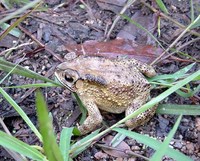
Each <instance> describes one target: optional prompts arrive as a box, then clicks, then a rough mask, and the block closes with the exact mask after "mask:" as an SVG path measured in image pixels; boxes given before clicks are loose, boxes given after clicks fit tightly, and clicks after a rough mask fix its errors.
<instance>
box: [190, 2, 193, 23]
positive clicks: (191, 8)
mask: <svg viewBox="0 0 200 161" xmlns="http://www.w3.org/2000/svg"><path fill="white" fill-rule="evenodd" d="M190 13H191V16H190V17H191V22H193V21H194V5H193V0H190Z"/></svg>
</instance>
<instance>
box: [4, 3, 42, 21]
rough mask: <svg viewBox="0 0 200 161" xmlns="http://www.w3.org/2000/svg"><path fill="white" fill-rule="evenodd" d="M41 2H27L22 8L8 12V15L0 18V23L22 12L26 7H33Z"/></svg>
mask: <svg viewBox="0 0 200 161" xmlns="http://www.w3.org/2000/svg"><path fill="white" fill-rule="evenodd" d="M39 2H41V0H35V1H32V2H30V3H28V4H27V5H25V6H24V7H22V8H19V9H18V10H16V11H15V12H12V13H10V14H9V15H8V16H6V17H4V18H2V19H1V20H0V24H2V23H4V22H6V21H8V20H10V19H12V18H13V17H15V16H16V15H18V14H21V13H23V12H24V11H26V10H27V9H29V8H31V7H34V6H35V5H36V4H37V3H39Z"/></svg>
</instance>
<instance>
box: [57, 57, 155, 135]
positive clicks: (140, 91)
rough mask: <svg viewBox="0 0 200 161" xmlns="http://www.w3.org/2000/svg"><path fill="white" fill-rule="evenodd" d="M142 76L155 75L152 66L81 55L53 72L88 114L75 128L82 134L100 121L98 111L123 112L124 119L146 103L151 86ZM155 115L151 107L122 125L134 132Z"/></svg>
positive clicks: (129, 60) (123, 59)
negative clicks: (74, 93)
mask: <svg viewBox="0 0 200 161" xmlns="http://www.w3.org/2000/svg"><path fill="white" fill-rule="evenodd" d="M143 74H144V75H146V76H147V77H152V76H155V75H156V72H155V70H154V69H153V67H152V66H150V65H147V64H145V63H142V62H140V61H138V60H135V59H128V58H117V59H107V58H104V57H95V56H80V57H77V58H75V59H73V60H71V61H68V62H63V63H61V64H60V65H58V67H57V69H56V72H55V76H56V77H57V79H58V80H59V82H60V83H61V84H63V85H64V86H65V87H66V88H67V89H69V90H70V91H72V92H76V93H77V94H78V96H79V97H80V99H81V101H82V103H83V104H84V106H85V107H86V109H87V111H88V117H87V118H86V120H85V121H84V122H83V124H82V125H80V126H79V127H78V129H79V131H80V132H81V134H82V135H83V134H86V133H88V132H91V131H92V130H94V129H95V128H96V127H97V126H98V125H99V124H100V123H101V122H102V116H101V113H100V110H104V111H107V112H111V113H122V112H124V111H125V115H126V116H127V115H129V114H131V113H133V112H134V111H135V110H137V109H138V108H140V107H141V106H142V105H143V104H145V103H146V101H147V100H148V98H149V97H150V88H151V86H150V84H149V82H148V81H147V80H146V78H145V77H144V75H143ZM99 109H100V110H99ZM154 113H155V108H151V109H149V110H147V111H145V112H144V113H141V114H140V115H138V116H137V117H136V118H133V119H130V120H128V121H126V122H125V124H126V126H128V127H129V128H132V129H133V128H135V127H137V126H139V125H142V124H144V123H146V122H147V121H148V120H149V119H150V118H151V117H152V116H153V115H154Z"/></svg>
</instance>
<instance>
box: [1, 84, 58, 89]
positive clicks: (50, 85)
mask: <svg viewBox="0 0 200 161" xmlns="http://www.w3.org/2000/svg"><path fill="white" fill-rule="evenodd" d="M0 84H1V83H0ZM57 86H58V85H55V84H52V83H36V84H25V85H20V86H8V87H2V88H40V87H57Z"/></svg>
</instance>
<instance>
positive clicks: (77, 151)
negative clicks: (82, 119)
mask: <svg viewBox="0 0 200 161" xmlns="http://www.w3.org/2000/svg"><path fill="white" fill-rule="evenodd" d="M99 131H100V129H98V130H96V131H94V132H92V133H91V134H89V135H87V136H86V137H84V138H83V139H81V140H79V141H78V142H76V143H75V144H74V145H72V146H71V149H73V153H71V150H70V153H71V157H72V158H74V157H76V156H77V155H78V154H80V153H81V152H83V151H84V150H86V149H87V147H88V146H89V145H90V143H91V142H87V144H85V145H84V146H82V147H79V145H80V144H82V143H85V142H86V141H88V140H89V139H91V138H93V137H94V136H96V135H97V134H98V133H99Z"/></svg>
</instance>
